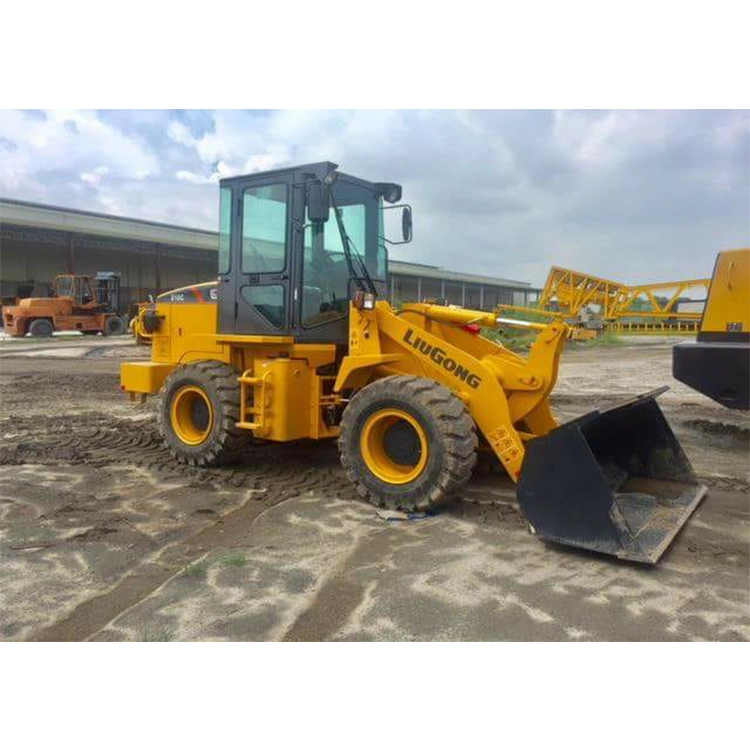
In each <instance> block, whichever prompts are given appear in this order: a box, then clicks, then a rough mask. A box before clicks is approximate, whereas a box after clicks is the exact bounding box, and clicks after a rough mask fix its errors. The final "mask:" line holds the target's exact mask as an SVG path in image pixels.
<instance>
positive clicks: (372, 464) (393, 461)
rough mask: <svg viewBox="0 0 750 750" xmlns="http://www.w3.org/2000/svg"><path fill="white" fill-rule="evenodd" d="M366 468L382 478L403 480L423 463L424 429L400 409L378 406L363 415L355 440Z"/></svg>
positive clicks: (393, 481)
mask: <svg viewBox="0 0 750 750" xmlns="http://www.w3.org/2000/svg"><path fill="white" fill-rule="evenodd" d="M359 447H360V451H361V453H362V458H363V459H364V461H365V464H366V466H367V468H368V469H369V470H370V471H371V472H372V473H373V474H374V475H375V476H376V477H377V478H378V479H380V480H382V481H383V482H388V484H406V483H407V482H411V481H413V480H414V479H416V478H417V477H418V476H419V475H420V474H421V473H422V471H423V470H424V467H425V466H426V465H427V458H428V456H429V449H428V447H427V433H425V431H424V428H423V427H422V425H421V424H420V423H419V422H418V421H417V420H416V419H415V418H414V417H413V416H412V415H411V414H409V413H408V412H406V411H403V410H402V409H382V410H381V411H377V412H375V413H374V414H372V415H370V416H369V417H368V418H367V421H366V422H365V424H364V427H363V428H362V434H361V436H360V441H359Z"/></svg>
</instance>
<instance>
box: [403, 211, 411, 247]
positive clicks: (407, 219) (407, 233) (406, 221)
mask: <svg viewBox="0 0 750 750" xmlns="http://www.w3.org/2000/svg"><path fill="white" fill-rule="evenodd" d="M401 233H402V234H403V236H404V242H411V235H412V226H411V206H404V210H403V211H402V212H401Z"/></svg>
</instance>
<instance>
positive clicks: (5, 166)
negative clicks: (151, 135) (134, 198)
mask: <svg viewBox="0 0 750 750" xmlns="http://www.w3.org/2000/svg"><path fill="white" fill-rule="evenodd" d="M0 137H2V138H3V139H5V140H6V141H7V142H9V143H12V144H13V148H11V149H9V150H7V149H6V150H5V151H4V152H3V157H2V169H1V170H0V189H2V190H3V191H4V192H12V191H16V190H19V189H20V188H23V187H26V186H27V184H28V183H29V182H31V183H32V184H33V185H34V186H35V189H36V190H37V191H39V192H40V193H42V194H44V193H45V192H46V191H45V186H44V181H43V180H42V179H41V178H40V175H41V174H43V173H49V172H62V171H70V172H73V173H75V174H79V175H84V174H85V175H87V176H88V177H87V178H86V179H84V178H83V176H81V179H84V181H88V182H89V183H90V184H96V180H97V177H98V178H99V182H100V181H101V177H103V175H104V174H108V173H111V174H112V175H117V176H119V177H125V178H127V177H132V178H135V179H144V178H145V177H147V176H151V175H155V174H158V173H159V160H158V159H157V157H156V155H155V154H154V153H153V152H151V151H150V150H149V149H147V148H146V147H144V146H143V145H142V144H140V143H137V142H136V141H134V140H133V139H131V138H129V137H127V136H126V135H124V134H123V133H122V132H121V131H120V130H118V129H116V128H114V127H112V126H110V125H107V124H106V123H104V122H102V121H101V120H100V119H99V118H98V117H97V116H96V113H94V112H88V111H83V112H82V111H50V112H45V113H44V116H43V117H42V116H35V115H32V114H30V113H27V112H23V111H12V110H9V111H5V112H3V113H2V115H0ZM103 165H106V166H105V168H106V169H107V172H106V173H100V172H97V171H96V170H97V168H98V169H101V168H102V166H103Z"/></svg>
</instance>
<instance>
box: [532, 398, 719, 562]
mask: <svg viewBox="0 0 750 750" xmlns="http://www.w3.org/2000/svg"><path fill="white" fill-rule="evenodd" d="M665 390H666V388H663V389H660V390H658V391H653V392H650V393H646V394H643V395H641V396H638V397H637V398H634V399H632V400H630V401H625V402H623V403H621V404H618V405H617V406H615V407H613V408H611V409H607V410H604V411H593V412H590V413H589V414H586V415H584V416H582V417H579V418H578V419H575V420H573V421H571V422H568V423H566V424H564V425H561V426H560V427H558V428H557V429H555V430H553V431H552V432H551V433H549V434H548V435H545V436H543V437H538V438H535V439H534V440H531V441H530V442H529V443H528V444H527V453H526V457H525V459H524V464H523V470H522V472H521V478H520V481H519V483H518V500H519V503H520V505H521V509H522V510H523V513H524V515H525V516H526V518H527V520H528V522H529V524H530V525H531V527H532V530H533V531H534V532H535V533H536V534H538V535H539V536H540V537H542V538H543V539H547V540H549V541H552V542H557V543H559V544H565V545H570V546H573V547H583V548H584V549H590V550H595V551H596V552H603V553H604V554H607V555H614V556H615V557H619V558H622V559H625V560H636V561H638V562H644V563H655V562H656V561H657V560H658V559H659V558H660V557H661V556H662V554H663V553H664V551H665V550H666V549H667V547H668V546H669V544H670V543H671V541H672V540H673V539H674V538H675V536H676V535H677V533H678V532H679V530H680V529H681V528H682V527H683V526H684V525H685V523H686V522H687V520H688V518H689V517H690V514H691V513H692V512H693V511H694V510H695V508H696V507H697V506H698V504H699V503H700V501H701V500H702V499H703V496H704V495H705V493H706V487H705V486H703V485H700V484H698V482H697V480H696V477H695V473H694V472H693V469H692V467H691V466H690V462H689V461H688V459H687V457H686V456H685V453H684V452H683V450H682V448H681V446H680V444H679V443H678V442H677V438H676V437H675V436H674V433H673V432H672V430H671V428H670V426H669V424H668V423H667V420H666V419H665V417H664V414H663V413H662V411H661V409H660V408H659V405H658V404H657V403H656V396H658V395H659V394H661V393H663V392H664V391H665Z"/></svg>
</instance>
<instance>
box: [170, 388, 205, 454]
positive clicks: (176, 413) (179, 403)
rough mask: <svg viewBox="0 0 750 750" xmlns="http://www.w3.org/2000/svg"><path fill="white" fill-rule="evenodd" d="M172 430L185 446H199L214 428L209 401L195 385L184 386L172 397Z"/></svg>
mask: <svg viewBox="0 0 750 750" xmlns="http://www.w3.org/2000/svg"><path fill="white" fill-rule="evenodd" d="M170 417H171V420H172V429H173V430H174V433H175V435H177V437H178V438H179V439H180V440H181V441H182V442H183V443H185V444H186V445H200V444H201V443H202V442H203V441H204V440H205V439H206V438H207V437H208V436H209V434H210V433H211V428H212V427H213V426H214V410H213V408H212V407H211V400H210V399H209V398H208V396H207V395H206V393H205V392H204V391H203V389H201V388H199V387H198V386H196V385H184V386H183V387H182V388H180V389H179V390H178V391H177V393H175V394H174V396H173V397H172V408H171V410H170Z"/></svg>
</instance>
